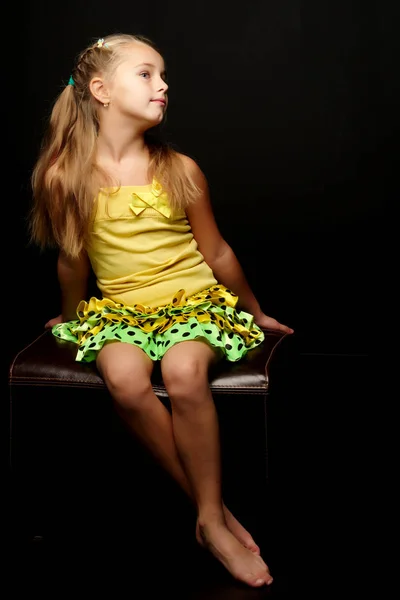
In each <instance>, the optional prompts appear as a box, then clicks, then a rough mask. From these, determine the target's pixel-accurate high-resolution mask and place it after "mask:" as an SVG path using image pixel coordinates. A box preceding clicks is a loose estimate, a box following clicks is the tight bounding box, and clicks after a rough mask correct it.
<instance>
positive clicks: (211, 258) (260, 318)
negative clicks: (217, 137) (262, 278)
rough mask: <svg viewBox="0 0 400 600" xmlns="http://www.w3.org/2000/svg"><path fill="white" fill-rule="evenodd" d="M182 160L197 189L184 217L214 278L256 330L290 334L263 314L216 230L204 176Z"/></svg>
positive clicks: (190, 161)
mask: <svg viewBox="0 0 400 600" xmlns="http://www.w3.org/2000/svg"><path fill="white" fill-rule="evenodd" d="M184 160H186V161H187V164H188V166H189V168H190V171H191V175H192V177H193V179H194V181H195V182H196V184H197V185H198V187H199V188H200V190H201V194H200V196H199V198H198V199H197V200H196V202H195V203H194V204H192V205H190V206H188V207H187V209H186V214H187V217H188V219H189V222H190V226H191V229H192V232H193V235H194V238H195V240H196V242H197V245H198V248H199V251H200V252H201V254H202V255H203V256H204V259H205V261H206V262H207V264H208V265H209V266H210V268H211V269H212V271H213V273H214V276H215V278H216V279H217V281H218V282H219V283H222V284H223V285H225V286H226V287H227V288H229V289H230V290H232V291H233V292H234V293H235V294H237V295H238V296H239V301H240V306H241V307H242V308H243V309H244V310H246V311H247V312H249V313H251V314H252V315H253V316H254V319H255V321H256V323H257V324H258V325H259V326H260V327H265V328H266V329H277V330H280V331H283V332H285V333H293V329H291V328H290V327H287V326H286V325H282V324H281V323H279V322H278V321H277V320H276V319H273V318H272V317H268V316H267V315H265V314H264V313H263V311H262V309H261V307H260V304H259V302H258V300H257V299H256V297H255V296H254V294H253V292H252V290H251V288H250V286H249V284H248V282H247V279H246V277H245V274H244V272H243V269H242V267H241V266H240V263H239V261H238V259H237V258H236V255H235V253H234V252H233V250H232V248H231V247H230V246H229V244H228V243H227V242H226V241H225V240H224V238H223V237H222V235H221V233H220V231H219V229H218V226H217V223H216V221H215V218H214V213H213V210H212V206H211V201H210V195H209V190H208V184H207V180H206V178H205V176H204V174H203V173H202V171H201V169H200V168H199V166H198V165H197V163H196V162H195V161H193V160H192V159H190V158H188V157H185V159H184Z"/></svg>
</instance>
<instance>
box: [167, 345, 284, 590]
mask: <svg viewBox="0 0 400 600" xmlns="http://www.w3.org/2000/svg"><path fill="white" fill-rule="evenodd" d="M214 359H215V354H214V351H213V350H212V348H211V347H210V346H208V345H207V344H205V343H201V342H196V341H188V342H181V343H179V344H176V345H174V346H173V347H172V348H171V349H170V350H168V352H167V353H166V354H165V356H164V358H163V359H162V361H161V369H162V373H163V379H164V383H165V385H166V388H167V390H168V395H169V398H170V400H171V405H172V423H173V433H174V437H175V442H176V446H177V449H178V452H179V455H180V457H181V459H182V461H183V464H184V467H185V471H186V473H187V475H188V478H189V481H190V483H191V487H192V490H193V494H194V499H195V503H196V506H197V512H198V517H197V525H198V532H200V535H201V538H202V540H203V542H204V544H205V545H206V547H207V548H208V549H209V550H210V551H211V552H212V553H213V555H214V556H215V557H216V558H217V559H218V560H220V562H221V563H222V564H223V565H224V566H225V567H226V568H227V569H228V571H229V572H230V573H231V574H232V575H233V576H234V577H235V578H236V579H238V580H240V581H243V582H244V583H247V584H249V585H251V586H254V587H256V586H261V585H264V584H270V583H272V577H271V575H270V573H269V569H268V567H267V565H266V564H265V562H264V561H263V560H262V558H261V557H260V556H258V555H256V554H254V553H253V552H251V551H250V550H248V549H247V548H245V547H244V546H243V545H242V544H241V543H240V542H239V541H238V540H237V538H236V537H235V536H234V535H233V534H232V532H231V531H230V530H229V528H228V526H227V522H226V518H225V514H224V509H223V501H222V491H221V461H220V447H219V426H218V417H217V412H216V409H215V405H214V400H213V398H212V395H211V391H210V387H209V381H208V369H209V366H210V364H211V363H212V362H213V360H214Z"/></svg>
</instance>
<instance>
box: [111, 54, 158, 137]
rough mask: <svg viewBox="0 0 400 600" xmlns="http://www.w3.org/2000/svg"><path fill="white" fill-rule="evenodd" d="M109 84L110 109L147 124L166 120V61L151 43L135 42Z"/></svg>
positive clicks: (151, 125)
mask: <svg viewBox="0 0 400 600" xmlns="http://www.w3.org/2000/svg"><path fill="white" fill-rule="evenodd" d="M107 87H108V89H109V93H110V106H109V108H108V109H107V110H109V111H113V112H114V113H115V112H118V113H120V114H121V115H123V116H124V117H131V118H132V120H133V121H135V122H136V123H140V124H143V125H145V126H146V127H153V126H155V125H158V124H159V123H161V121H162V120H163V118H164V114H165V111H166V109H167V105H168V99H167V90H168V85H167V84H166V81H165V66H164V60H163V58H162V57H161V56H160V54H158V52H157V51H156V50H153V48H151V47H150V46H146V45H145V44H141V43H135V44H132V46H130V47H129V49H127V50H126V58H125V59H124V60H123V61H122V62H121V63H120V65H119V66H118V67H117V69H116V71H115V73H114V76H113V78H112V79H111V81H110V82H109V84H108V86H107Z"/></svg>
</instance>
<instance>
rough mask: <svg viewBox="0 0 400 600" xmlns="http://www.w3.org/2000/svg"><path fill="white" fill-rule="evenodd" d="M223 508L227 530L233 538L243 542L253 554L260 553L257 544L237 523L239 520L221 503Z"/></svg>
mask: <svg viewBox="0 0 400 600" xmlns="http://www.w3.org/2000/svg"><path fill="white" fill-rule="evenodd" d="M223 509H224V517H225V521H226V524H227V526H228V529H229V531H230V532H231V533H233V535H234V536H235V538H236V539H237V540H239V542H240V543H241V544H243V546H244V547H245V548H248V549H249V550H251V551H252V552H254V554H261V552H260V548H259V546H257V544H256V543H255V541H254V540H253V538H252V537H251V535H250V533H249V532H248V531H247V529H245V528H244V527H243V525H241V523H239V521H238V520H237V519H236V517H234V516H233V514H232V513H231V511H230V510H229V509H228V508H226V506H225V504H224V505H223Z"/></svg>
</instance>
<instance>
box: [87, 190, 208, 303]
mask: <svg viewBox="0 0 400 600" xmlns="http://www.w3.org/2000/svg"><path fill="white" fill-rule="evenodd" d="M88 255H89V259H90V262H91V265H92V268H93V271H94V273H95V276H96V279H97V286H98V288H99V290H100V291H101V293H102V295H103V298H109V299H111V300H114V302H121V303H123V304H127V305H130V306H132V305H134V304H138V303H139V304H144V305H146V306H151V307H155V306H162V305H164V304H169V303H170V302H172V300H173V298H174V295H175V293H176V292H177V291H178V290H180V289H184V290H185V292H186V296H191V295H192V294H196V293H198V292H200V291H201V290H204V289H207V288H208V287H211V286H213V285H215V284H216V283H217V280H216V279H215V277H214V274H213V272H212V270H211V268H210V267H209V266H208V264H207V263H206V262H205V260H204V257H203V255H202V254H201V253H200V251H199V250H198V247H197V243H196V241H195V239H194V237H193V234H192V231H191V229H190V224H189V221H188V219H187V217H186V214H185V212H184V211H178V212H174V213H173V212H172V210H171V207H170V205H169V202H168V196H167V194H166V193H165V192H163V190H162V187H161V185H160V184H159V183H158V182H157V181H155V180H154V181H153V183H151V184H149V185H145V186H122V187H121V188H120V189H119V190H118V192H116V193H115V194H111V195H108V194H106V193H105V191H104V190H100V193H99V195H98V198H97V203H96V210H95V215H94V222H93V227H92V231H91V233H90V239H89V244H88Z"/></svg>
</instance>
